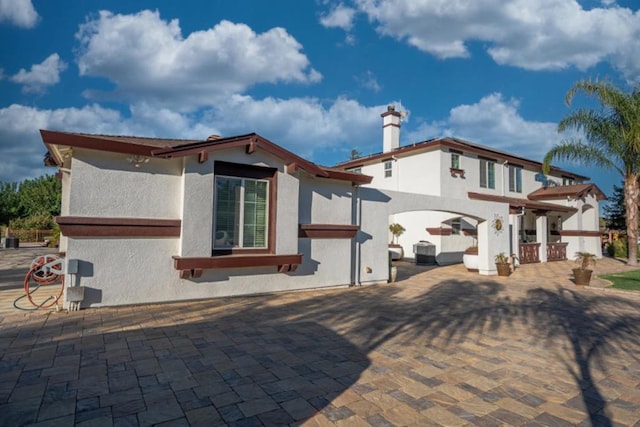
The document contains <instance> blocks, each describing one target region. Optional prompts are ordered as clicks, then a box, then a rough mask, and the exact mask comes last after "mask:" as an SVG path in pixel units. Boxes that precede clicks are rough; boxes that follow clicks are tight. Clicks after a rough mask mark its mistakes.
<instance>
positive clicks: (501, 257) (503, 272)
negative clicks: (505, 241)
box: [494, 252, 511, 276]
mask: <svg viewBox="0 0 640 427" xmlns="http://www.w3.org/2000/svg"><path fill="white" fill-rule="evenodd" d="M494 260H495V262H496V269H497V270H498V276H508V275H509V274H511V267H510V266H509V257H508V256H507V255H505V253H504V252H500V253H499V254H497V255H496V256H495V258H494Z"/></svg>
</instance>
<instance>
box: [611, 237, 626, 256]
mask: <svg viewBox="0 0 640 427" xmlns="http://www.w3.org/2000/svg"><path fill="white" fill-rule="evenodd" d="M607 254H608V255H609V256H612V257H615V258H627V243H626V242H625V241H624V240H621V239H618V240H614V241H613V242H611V244H609V246H607Z"/></svg>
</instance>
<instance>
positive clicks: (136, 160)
mask: <svg viewBox="0 0 640 427" xmlns="http://www.w3.org/2000/svg"><path fill="white" fill-rule="evenodd" d="M127 161H128V162H129V163H131V164H132V165H133V166H134V167H136V168H139V167H140V165H141V164H143V163H149V158H148V157H145V156H141V155H139V154H136V155H135V156H131V157H127Z"/></svg>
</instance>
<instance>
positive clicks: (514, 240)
mask: <svg viewBox="0 0 640 427" xmlns="http://www.w3.org/2000/svg"><path fill="white" fill-rule="evenodd" d="M509 224H511V232H512V236H511V247H512V248H513V252H514V253H515V254H516V256H517V257H520V250H519V248H520V215H509ZM509 255H512V254H509Z"/></svg>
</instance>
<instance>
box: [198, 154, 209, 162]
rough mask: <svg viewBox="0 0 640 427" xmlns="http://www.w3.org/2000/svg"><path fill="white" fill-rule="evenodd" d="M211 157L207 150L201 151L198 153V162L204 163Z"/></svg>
mask: <svg viewBox="0 0 640 427" xmlns="http://www.w3.org/2000/svg"><path fill="white" fill-rule="evenodd" d="M208 159H209V153H207V152H206V151H201V152H200V153H199V154H198V163H204V162H206V161H207V160H208Z"/></svg>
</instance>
